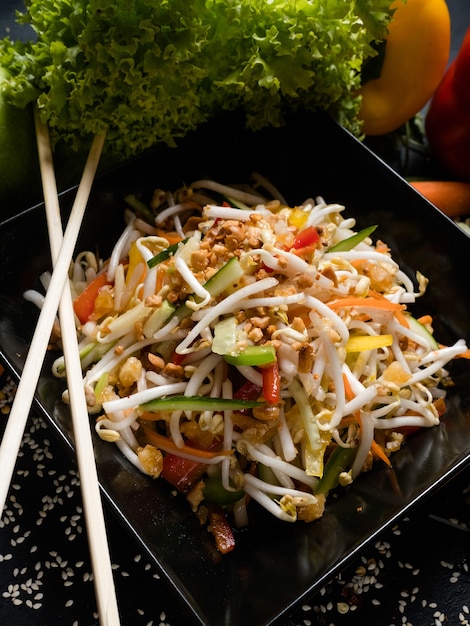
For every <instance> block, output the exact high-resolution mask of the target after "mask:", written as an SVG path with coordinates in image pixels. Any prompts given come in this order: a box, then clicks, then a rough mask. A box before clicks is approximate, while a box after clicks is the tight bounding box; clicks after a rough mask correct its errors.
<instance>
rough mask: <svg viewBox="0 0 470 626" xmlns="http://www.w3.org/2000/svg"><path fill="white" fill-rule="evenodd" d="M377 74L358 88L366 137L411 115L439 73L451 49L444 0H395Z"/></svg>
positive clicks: (393, 127)
mask: <svg viewBox="0 0 470 626" xmlns="http://www.w3.org/2000/svg"><path fill="white" fill-rule="evenodd" d="M391 8H392V9H393V10H394V13H393V16H392V19H391V21H390V24H389V29H388V30H389V32H388V34H387V37H386V47H385V55H384V61H383V65H382V69H381V73H380V76H379V78H374V79H372V80H369V81H368V82H366V83H365V84H364V85H363V86H362V87H361V89H360V91H359V93H360V95H361V96H362V104H361V108H360V111H359V119H360V120H362V121H363V126H362V131H363V133H364V134H365V135H383V134H385V133H389V132H392V131H394V130H396V129H397V128H399V127H400V126H402V125H403V124H405V123H406V122H407V121H408V120H409V119H411V118H412V117H413V116H414V115H416V114H417V113H418V112H419V111H420V110H421V109H422V108H423V107H424V105H425V104H426V103H427V102H428V100H429V99H430V98H431V96H432V95H433V93H434V91H435V90H436V88H437V86H438V85H439V82H440V81H441V78H442V76H443V75H444V72H445V69H446V66H447V63H448V60H449V53H450V15H449V10H448V8H447V4H446V2H445V0H406V1H405V0H395V1H394V2H393V3H392V5H391Z"/></svg>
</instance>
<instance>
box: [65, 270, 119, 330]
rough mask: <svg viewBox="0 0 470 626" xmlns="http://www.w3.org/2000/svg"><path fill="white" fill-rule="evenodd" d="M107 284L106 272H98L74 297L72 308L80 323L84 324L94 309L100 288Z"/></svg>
mask: <svg viewBox="0 0 470 626" xmlns="http://www.w3.org/2000/svg"><path fill="white" fill-rule="evenodd" d="M109 284H110V283H109V280H108V278H107V276H106V273H103V274H98V276H97V277H96V278H95V279H94V280H92V281H91V283H90V284H89V285H87V287H86V288H85V289H84V290H83V291H82V293H81V294H80V295H79V296H77V297H76V298H75V300H74V301H73V310H74V311H75V315H76V316H77V317H78V319H79V320H80V324H86V322H88V320H89V318H90V315H91V314H92V313H93V311H94V309H95V302H96V298H97V296H98V293H99V291H100V289H102V288H103V287H104V286H105V285H109Z"/></svg>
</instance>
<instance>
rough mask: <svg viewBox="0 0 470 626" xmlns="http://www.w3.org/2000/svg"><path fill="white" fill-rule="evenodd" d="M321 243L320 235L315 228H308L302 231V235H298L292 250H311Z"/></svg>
mask: <svg viewBox="0 0 470 626" xmlns="http://www.w3.org/2000/svg"><path fill="white" fill-rule="evenodd" d="M319 241H320V235H319V234H318V231H317V229H316V228H315V226H308V228H305V229H304V230H301V231H300V233H297V235H296V236H295V237H294V243H293V244H292V248H295V250H301V249H302V248H310V247H311V246H313V245H314V244H316V243H318V242H319Z"/></svg>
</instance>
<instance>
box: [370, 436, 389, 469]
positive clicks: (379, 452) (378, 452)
mask: <svg viewBox="0 0 470 626" xmlns="http://www.w3.org/2000/svg"><path fill="white" fill-rule="evenodd" d="M370 449H371V450H372V453H373V454H375V456H377V457H378V458H379V459H380V460H381V461H383V462H384V463H385V464H386V465H388V466H389V467H392V463H391V461H390V459H389V458H388V456H387V455H386V454H385V451H384V449H383V448H382V446H381V445H379V444H378V443H377V442H376V441H375V439H372V445H371V447H370Z"/></svg>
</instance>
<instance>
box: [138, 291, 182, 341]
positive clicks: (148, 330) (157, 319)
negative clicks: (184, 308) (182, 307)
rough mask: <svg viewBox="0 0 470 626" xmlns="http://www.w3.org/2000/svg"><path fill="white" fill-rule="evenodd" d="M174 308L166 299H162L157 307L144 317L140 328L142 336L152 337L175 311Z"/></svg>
mask: <svg viewBox="0 0 470 626" xmlns="http://www.w3.org/2000/svg"><path fill="white" fill-rule="evenodd" d="M175 310H176V307H175V306H173V305H172V304H170V303H169V302H168V300H163V302H162V303H161V305H160V306H159V307H158V309H155V311H153V313H151V314H150V316H149V317H148V318H147V319H146V321H145V323H144V326H143V328H142V332H143V334H144V337H147V338H150V337H153V335H154V334H155V333H156V332H157V330H160V328H161V327H162V326H163V324H164V323H165V322H166V321H167V320H168V319H169V317H170V316H171V315H172V314H173V313H174V312H175Z"/></svg>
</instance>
